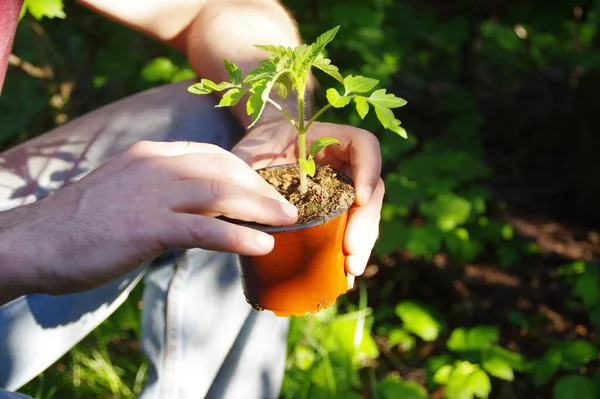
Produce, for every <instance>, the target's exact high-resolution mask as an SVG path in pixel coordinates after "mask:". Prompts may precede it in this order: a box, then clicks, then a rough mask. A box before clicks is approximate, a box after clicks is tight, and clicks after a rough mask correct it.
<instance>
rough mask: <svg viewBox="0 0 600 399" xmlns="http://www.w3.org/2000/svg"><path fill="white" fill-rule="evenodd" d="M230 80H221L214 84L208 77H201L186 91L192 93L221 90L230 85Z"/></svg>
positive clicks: (208, 92)
mask: <svg viewBox="0 0 600 399" xmlns="http://www.w3.org/2000/svg"><path fill="white" fill-rule="evenodd" d="M232 86H233V85H232V84H231V83H230V82H221V83H219V84H216V83H215V82H213V81H212V80H210V79H202V80H201V81H200V82H199V83H196V84H194V85H192V86H190V87H188V91H189V92H190V93H193V94H210V93H212V92H213V91H221V90H225V89H228V88H230V87H232Z"/></svg>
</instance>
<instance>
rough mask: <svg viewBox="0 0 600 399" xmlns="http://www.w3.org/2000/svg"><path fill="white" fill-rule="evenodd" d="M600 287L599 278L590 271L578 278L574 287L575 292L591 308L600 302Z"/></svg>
mask: <svg viewBox="0 0 600 399" xmlns="http://www.w3.org/2000/svg"><path fill="white" fill-rule="evenodd" d="M599 288H600V287H598V280H596V279H595V278H593V277H592V276H590V275H589V274H588V273H584V274H582V275H581V276H579V277H578V278H577V282H576V283H575V286H574V287H573V294H575V295H577V296H578V297H580V298H581V299H582V300H583V303H584V304H585V306H587V307H588V308H589V307H592V306H593V305H594V304H596V302H598V298H599V297H600V289H599Z"/></svg>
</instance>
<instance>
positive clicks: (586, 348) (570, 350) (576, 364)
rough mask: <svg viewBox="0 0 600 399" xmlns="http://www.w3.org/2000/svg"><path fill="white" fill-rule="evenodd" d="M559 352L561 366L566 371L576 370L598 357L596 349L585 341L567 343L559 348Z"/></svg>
mask: <svg viewBox="0 0 600 399" xmlns="http://www.w3.org/2000/svg"><path fill="white" fill-rule="evenodd" d="M560 352H561V355H562V363H561V366H562V367H564V368H566V369H568V370H577V369H578V368H580V367H581V366H585V365H586V364H587V363H589V362H590V361H592V360H594V359H596V358H597V357H598V349H596V347H595V346H594V345H592V344H591V343H590V342H589V341H585V340H577V341H573V342H568V343H566V344H565V345H564V346H563V347H562V348H560Z"/></svg>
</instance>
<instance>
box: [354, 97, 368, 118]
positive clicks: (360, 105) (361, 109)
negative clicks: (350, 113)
mask: <svg viewBox="0 0 600 399" xmlns="http://www.w3.org/2000/svg"><path fill="white" fill-rule="evenodd" d="M354 102H355V103H356V112H358V115H359V116H360V119H365V116H367V114H368V113H369V103H368V102H367V100H366V99H365V98H364V97H361V96H356V97H354Z"/></svg>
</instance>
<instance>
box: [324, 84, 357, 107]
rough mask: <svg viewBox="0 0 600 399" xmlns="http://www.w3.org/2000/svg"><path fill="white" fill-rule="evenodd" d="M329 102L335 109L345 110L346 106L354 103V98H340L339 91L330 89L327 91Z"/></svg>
mask: <svg viewBox="0 0 600 399" xmlns="http://www.w3.org/2000/svg"><path fill="white" fill-rule="evenodd" d="M327 101H328V102H329V104H331V105H332V106H333V107H334V108H343V107H345V106H346V105H348V104H350V101H352V98H351V97H346V96H340V93H338V91H337V90H336V89H334V88H333V87H332V88H330V89H327Z"/></svg>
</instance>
